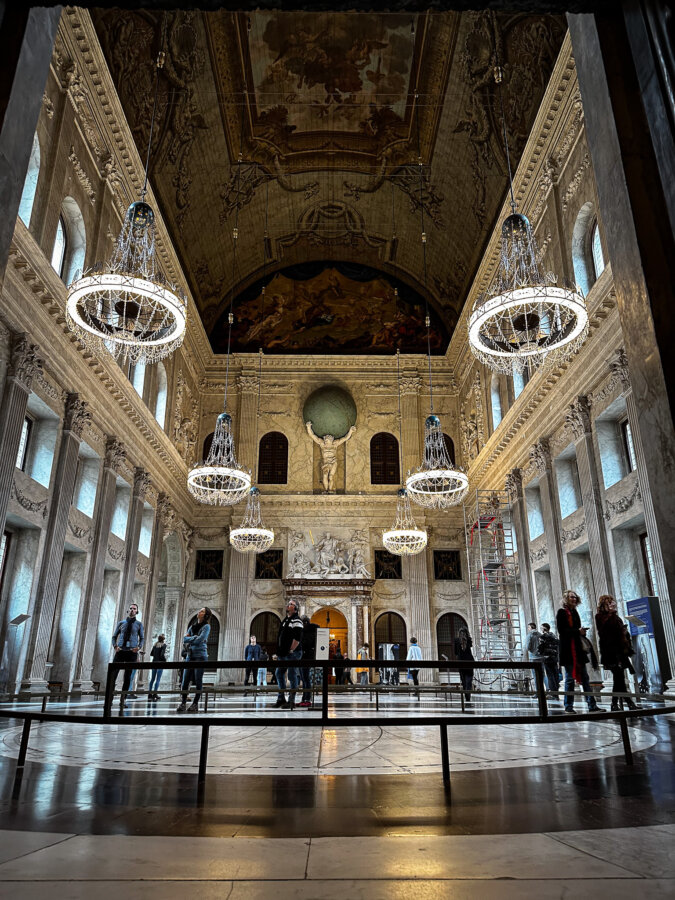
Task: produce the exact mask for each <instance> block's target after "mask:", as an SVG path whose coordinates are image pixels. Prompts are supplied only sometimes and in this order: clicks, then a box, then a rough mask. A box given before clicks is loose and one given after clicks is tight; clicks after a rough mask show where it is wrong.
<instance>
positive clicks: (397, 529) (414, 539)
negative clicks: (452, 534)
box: [382, 488, 427, 556]
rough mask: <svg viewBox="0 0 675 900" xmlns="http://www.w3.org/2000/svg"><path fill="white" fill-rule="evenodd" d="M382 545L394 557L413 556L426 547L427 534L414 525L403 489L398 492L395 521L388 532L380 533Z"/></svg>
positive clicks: (408, 501) (408, 500)
mask: <svg viewBox="0 0 675 900" xmlns="http://www.w3.org/2000/svg"><path fill="white" fill-rule="evenodd" d="M382 543H383V544H384V546H385V547H386V549H387V550H388V551H389V552H390V553H393V554H395V555H396V556H414V555H415V554H416V553H421V552H422V550H424V548H425V547H426V545H427V533H426V531H424V530H423V529H421V528H418V527H417V525H416V524H415V520H414V519H413V515H412V512H411V510H410V498H409V497H408V492H407V491H406V489H405V488H401V489H400V490H399V492H398V500H397V502H396V520H395V521H394V524H393V526H392V527H391V528H390V529H389V530H388V531H383V532H382Z"/></svg>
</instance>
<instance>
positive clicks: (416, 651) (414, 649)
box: [406, 637, 422, 700]
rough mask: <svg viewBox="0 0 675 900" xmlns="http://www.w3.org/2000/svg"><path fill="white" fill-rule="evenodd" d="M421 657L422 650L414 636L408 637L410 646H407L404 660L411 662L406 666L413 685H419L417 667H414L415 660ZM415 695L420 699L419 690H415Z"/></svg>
mask: <svg viewBox="0 0 675 900" xmlns="http://www.w3.org/2000/svg"><path fill="white" fill-rule="evenodd" d="M418 659H422V651H421V649H420V646H419V644H418V643H417V638H416V637H411V638H410V646H409V647H408V655H407V656H406V660H407V661H408V662H409V663H411V665H410V666H409V668H408V677H409V678H412V682H413V684H414V685H415V687H418V686H419V681H418V678H417V676H418V675H419V672H420V670H419V668H417V669H416V668H415V660H418ZM415 696H416V697H417V699H418V700H419V699H420V692H419V691H415Z"/></svg>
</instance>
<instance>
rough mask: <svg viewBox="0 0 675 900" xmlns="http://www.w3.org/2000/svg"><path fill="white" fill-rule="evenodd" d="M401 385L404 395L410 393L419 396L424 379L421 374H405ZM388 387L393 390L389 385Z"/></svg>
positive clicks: (402, 394)
mask: <svg viewBox="0 0 675 900" xmlns="http://www.w3.org/2000/svg"><path fill="white" fill-rule="evenodd" d="M400 385H401V396H402V397H406V396H408V395H410V396H417V395H418V394H419V392H420V389H421V387H422V379H421V378H420V376H419V375H403V376H402V377H401V381H400ZM387 389H388V390H391V388H389V386H388V385H387Z"/></svg>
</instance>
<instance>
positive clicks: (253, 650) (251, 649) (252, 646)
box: [244, 634, 260, 685]
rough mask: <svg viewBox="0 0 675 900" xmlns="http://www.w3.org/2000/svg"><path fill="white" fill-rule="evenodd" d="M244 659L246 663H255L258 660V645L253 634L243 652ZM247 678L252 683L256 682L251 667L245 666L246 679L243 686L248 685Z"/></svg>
mask: <svg viewBox="0 0 675 900" xmlns="http://www.w3.org/2000/svg"><path fill="white" fill-rule="evenodd" d="M244 659H245V660H246V662H255V661H256V660H258V659H260V644H259V643H258V642H257V640H256V636H255V635H254V634H252V635H251V639H250V641H249V643H248V644H247V645H246V649H245V650H244ZM249 678H250V679H251V681H252V682H254V683H255V681H256V674H255V672H254V667H253V666H246V678H245V679H244V685H247V684H248V680H249Z"/></svg>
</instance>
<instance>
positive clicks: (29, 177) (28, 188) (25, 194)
mask: <svg viewBox="0 0 675 900" xmlns="http://www.w3.org/2000/svg"><path fill="white" fill-rule="evenodd" d="M39 174H40V141H39V140H38V136H37V134H36V135H34V136H33V149H32V150H31V152H30V159H29V160H28V171H27V172H26V180H25V181H24V183H23V191H22V192H21V201H20V203H19V218H20V219H21V221H22V222H23V224H24V225H25V226H26V228H29V227H30V216H31V213H32V212H33V203H34V202H35V192H36V190H37V183H38V176H39Z"/></svg>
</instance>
